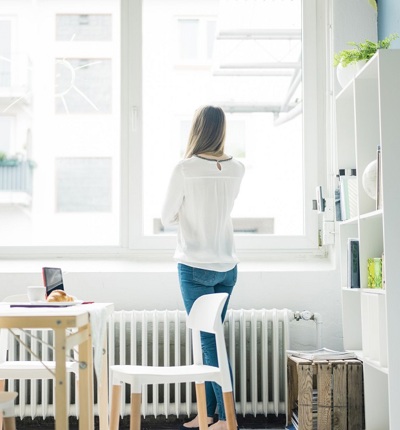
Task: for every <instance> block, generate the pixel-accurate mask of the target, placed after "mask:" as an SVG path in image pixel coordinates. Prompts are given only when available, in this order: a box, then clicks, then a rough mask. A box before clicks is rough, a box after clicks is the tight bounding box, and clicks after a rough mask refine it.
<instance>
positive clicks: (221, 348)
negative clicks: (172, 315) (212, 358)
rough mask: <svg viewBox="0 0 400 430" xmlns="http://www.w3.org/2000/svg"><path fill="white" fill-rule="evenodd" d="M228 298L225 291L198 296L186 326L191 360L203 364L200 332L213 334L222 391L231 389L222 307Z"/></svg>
mask: <svg viewBox="0 0 400 430" xmlns="http://www.w3.org/2000/svg"><path fill="white" fill-rule="evenodd" d="M227 298H228V294H227V293H215V294H206V295H204V296H200V297H199V298H198V299H197V300H196V301H195V302H194V304H193V306H192V309H191V310H190V313H189V316H188V319H187V323H186V324H187V326H188V327H189V328H190V329H191V330H192V335H193V336H192V340H193V362H194V364H199V365H201V364H203V354H202V350H201V340H200V332H201V331H203V332H208V333H214V334H215V343H216V347H217V355H218V367H219V369H220V371H221V380H220V385H221V387H222V391H223V392H229V391H232V381H231V376H230V370H229V362H228V354H227V352H226V345H225V338H224V329H223V327H224V326H223V321H222V309H223V307H224V305H225V303H226V300H227Z"/></svg>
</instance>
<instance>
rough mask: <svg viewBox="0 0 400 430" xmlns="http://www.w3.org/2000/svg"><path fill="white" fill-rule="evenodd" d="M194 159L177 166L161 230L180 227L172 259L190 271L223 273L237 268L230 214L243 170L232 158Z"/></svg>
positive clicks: (166, 200) (164, 210) (170, 186)
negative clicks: (187, 267) (176, 225)
mask: <svg viewBox="0 0 400 430" xmlns="http://www.w3.org/2000/svg"><path fill="white" fill-rule="evenodd" d="M219 167H221V170H219V168H218V165H217V161H216V160H211V159H207V160H205V159H203V158H199V157H197V156H193V157H191V158H187V159H184V160H182V161H181V162H179V163H178V164H177V166H176V167H175V169H174V171H173V173H172V176H171V179H170V183H169V186H168V191H167V196H166V199H165V203H164V206H163V209H162V215H161V221H162V223H163V225H164V226H165V227H168V226H171V225H175V224H178V243H177V247H176V250H175V255H174V258H175V260H176V261H178V262H179V263H183V264H186V265H188V266H192V267H196V268H200V269H206V270H215V271H218V272H225V271H228V270H231V269H233V268H234V267H235V265H236V264H237V263H238V261H239V260H238V258H237V256H236V252H235V245H234V240H233V227H232V220H231V212H232V209H233V204H234V201H235V199H236V197H237V195H238V193H239V189H240V184H241V181H242V178H243V175H244V166H243V164H242V163H241V162H239V161H237V160H235V159H233V158H232V159H229V160H223V161H220V162H219Z"/></svg>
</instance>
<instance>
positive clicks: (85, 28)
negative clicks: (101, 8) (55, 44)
mask: <svg viewBox="0 0 400 430" xmlns="http://www.w3.org/2000/svg"><path fill="white" fill-rule="evenodd" d="M111 34H112V19H111V15H100V14H94V13H92V14H79V15H78V14H57V16H56V40H59V41H80V40H87V41H111Z"/></svg>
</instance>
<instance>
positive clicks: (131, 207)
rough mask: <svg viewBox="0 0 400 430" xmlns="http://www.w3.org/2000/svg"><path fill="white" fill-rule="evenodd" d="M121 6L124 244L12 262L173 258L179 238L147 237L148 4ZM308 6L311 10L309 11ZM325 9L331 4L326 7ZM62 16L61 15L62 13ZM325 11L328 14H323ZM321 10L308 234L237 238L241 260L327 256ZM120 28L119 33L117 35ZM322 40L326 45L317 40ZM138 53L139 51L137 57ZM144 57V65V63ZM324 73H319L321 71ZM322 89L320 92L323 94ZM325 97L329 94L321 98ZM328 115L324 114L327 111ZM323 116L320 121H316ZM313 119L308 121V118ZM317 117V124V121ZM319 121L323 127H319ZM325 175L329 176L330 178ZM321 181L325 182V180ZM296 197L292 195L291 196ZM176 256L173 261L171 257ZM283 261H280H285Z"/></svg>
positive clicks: (312, 35)
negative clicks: (315, 205) (322, 238)
mask: <svg viewBox="0 0 400 430" xmlns="http://www.w3.org/2000/svg"><path fill="white" fill-rule="evenodd" d="M120 1H121V3H120V5H121V11H120V17H121V28H120V31H121V65H120V67H121V88H123V89H125V90H124V91H122V92H121V105H120V107H121V133H120V134H121V159H120V174H121V176H120V177H121V183H120V202H121V204H120V243H119V245H118V246H87V247H84V246H25V247H12V246H7V247H0V254H1V255H5V256H7V257H9V258H11V257H13V256H14V257H15V256H17V257H18V258H28V257H29V256H32V252H34V253H35V254H36V255H37V256H40V255H49V254H51V255H57V256H59V257H61V256H96V255H97V256H102V257H105V256H110V257H111V256H117V255H119V256H124V255H126V256H128V255H138V256H139V255H141V256H150V255H154V256H157V255H165V254H166V253H167V254H168V255H170V252H171V251H172V250H173V249H174V248H175V245H176V237H175V236H173V235H171V236H168V235H165V236H161V235H152V236H144V234H143V220H142V216H143V214H142V208H143V176H142V172H143V164H142V162H141V160H142V156H143V151H142V137H143V131H142V128H141V119H142V118H141V109H140V107H141V103H142V88H141V78H142V70H141V67H142V64H141V57H142V55H141V54H142V22H141V21H142V20H141V18H142V0H120ZM304 7H306V9H307V10H304ZM321 7H322V9H323V8H325V5H323V6H321ZM59 13H61V12H59ZM322 13H324V12H322ZM320 15H321V12H318V11H317V0H303V29H305V28H307V30H306V31H304V30H303V40H304V44H305V45H306V46H307V49H306V50H303V67H306V68H310V72H309V73H307V74H304V75H303V76H305V78H303V92H304V93H305V94H308V95H309V96H308V97H307V98H306V99H305V100H304V102H303V103H304V105H303V109H304V110H303V112H305V113H306V114H305V118H306V120H305V121H304V130H303V133H304V136H307V145H305V146H304V159H303V163H304V172H305V173H306V175H305V178H304V190H305V192H304V211H305V215H304V220H305V225H304V232H305V234H304V235H302V236H277V235H243V234H241V235H237V236H236V239H235V240H236V248H237V250H238V252H239V254H240V255H241V256H243V257H244V258H246V257H245V256H247V255H249V256H250V257H252V256H257V255H264V254H265V253H269V255H277V256H284V255H289V256H291V257H293V256H295V257H299V256H302V255H318V256H320V255H321V254H324V255H326V253H325V250H323V249H322V250H321V247H320V246H319V243H318V231H319V226H318V215H317V213H316V211H313V210H312V204H311V203H312V200H313V199H314V198H315V187H316V185H317V184H318V181H319V182H320V183H321V182H324V181H325V180H326V178H325V176H326V175H327V173H326V163H325V162H324V160H322V162H321V154H322V155H323V153H324V151H325V146H324V145H325V140H327V136H326V135H325V131H324V130H325V125H326V123H325V120H326V113H325V116H322V117H321V112H322V111H323V108H324V107H325V103H326V99H327V95H326V94H325V92H326V89H325V87H324V86H323V84H321V82H323V81H324V79H326V78H327V76H326V74H327V71H326V70H327V69H326V64H325V62H326V58H323V56H324V54H323V52H324V49H325V46H324V40H325V37H326V34H325V33H327V29H326V27H325V26H324V24H323V23H322V22H321V23H318V18H321V16H320ZM114 31H115V30H113V32H114ZM317 36H318V37H320V41H319V40H318V39H317ZM133 53H136V55H137V56H136V57H135V55H133ZM138 59H140V61H138ZM317 71H318V73H317ZM317 87H318V94H317ZM321 93H324V94H321ZM322 115H324V114H323V113H322ZM316 118H319V121H316ZM307 119H308V120H307ZM311 119H312V120H311ZM318 123H320V126H319V127H318ZM324 175H325V176H324ZM321 178H323V179H322V180H321ZM289 198H290V197H289ZM169 258H170V257H169ZM279 258H280V257H279Z"/></svg>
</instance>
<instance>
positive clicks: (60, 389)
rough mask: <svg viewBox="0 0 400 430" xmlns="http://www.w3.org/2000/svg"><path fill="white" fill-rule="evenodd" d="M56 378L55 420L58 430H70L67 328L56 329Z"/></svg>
mask: <svg viewBox="0 0 400 430" xmlns="http://www.w3.org/2000/svg"><path fill="white" fill-rule="evenodd" d="M54 339H55V358H56V378H55V381H54V383H55V385H56V387H55V392H56V399H55V408H56V412H55V419H56V423H55V424H56V430H67V429H68V414H67V371H66V366H65V363H66V359H67V357H66V333H65V327H60V328H57V329H54Z"/></svg>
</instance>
